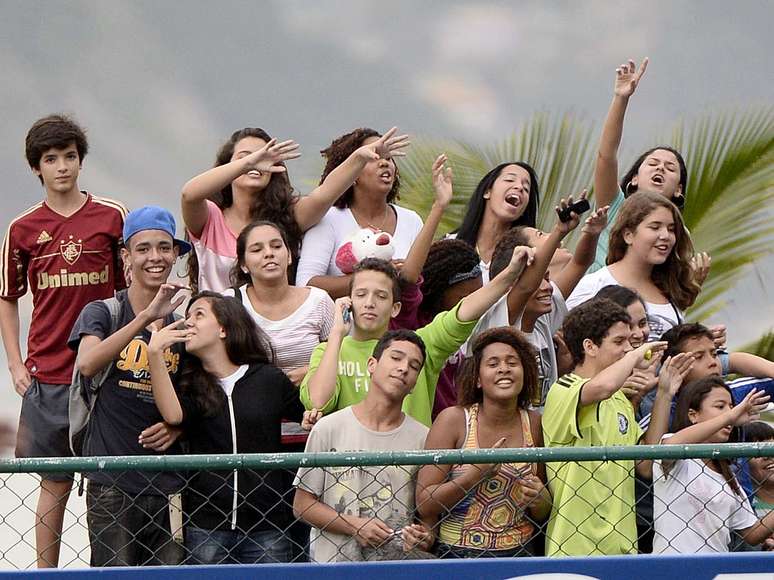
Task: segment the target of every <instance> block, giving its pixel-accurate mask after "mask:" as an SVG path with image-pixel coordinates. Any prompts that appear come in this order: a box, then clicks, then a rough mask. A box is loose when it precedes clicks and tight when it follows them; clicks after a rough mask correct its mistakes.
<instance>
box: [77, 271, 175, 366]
mask: <svg viewBox="0 0 774 580" xmlns="http://www.w3.org/2000/svg"><path fill="white" fill-rule="evenodd" d="M181 289H182V287H181V286H177V285H175V284H162V285H161V287H160V288H159V291H158V293H157V294H156V296H155V298H153V301H152V302H151V303H150V304H149V305H148V307H147V308H145V309H144V310H142V311H141V312H138V313H137V315H136V316H135V317H134V319H132V321H131V322H129V323H128V324H127V325H126V326H124V327H123V328H120V329H118V330H117V331H116V332H114V333H113V334H111V335H110V336H106V337H105V338H104V339H100V338H99V337H98V336H94V335H86V336H84V337H83V338H82V339H81V342H80V344H79V346H78V356H77V357H76V359H75V365H76V366H77V367H78V370H79V371H80V372H81V374H82V375H83V376H85V377H93V376H94V375H96V374H97V373H98V372H99V371H100V370H101V369H103V368H105V367H106V366H107V365H108V364H110V362H111V361H113V360H115V359H116V358H118V355H119V353H120V352H121V350H122V349H123V348H124V347H125V346H126V345H127V344H129V342H130V341H131V340H132V338H134V337H135V336H137V334H139V333H141V332H142V331H143V329H144V328H145V327H146V326H148V325H149V324H150V323H151V322H153V321H154V320H158V319H160V318H164V317H165V316H167V315H169V314H171V313H172V312H174V311H175V309H176V308H177V307H178V306H180V305H181V304H182V303H183V301H184V300H185V299H186V296H185V295H182V296H180V297H178V298H177V299H176V300H173V298H174V296H175V295H176V294H177V293H178V291H179V290H181Z"/></svg>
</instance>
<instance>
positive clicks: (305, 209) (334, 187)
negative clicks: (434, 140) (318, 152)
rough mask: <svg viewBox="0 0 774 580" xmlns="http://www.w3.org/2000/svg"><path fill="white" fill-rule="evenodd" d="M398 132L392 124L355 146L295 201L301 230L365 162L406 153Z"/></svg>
mask: <svg viewBox="0 0 774 580" xmlns="http://www.w3.org/2000/svg"><path fill="white" fill-rule="evenodd" d="M397 132H398V128H397V127H393V128H392V129H390V130H389V131H387V132H386V133H385V134H384V135H382V136H381V137H380V138H379V139H377V140H376V141H374V142H373V143H369V144H368V145H363V146H362V147H359V148H358V149H356V150H355V151H354V152H353V153H352V154H351V155H350V156H349V157H347V159H346V160H344V162H343V163H342V164H341V165H339V166H338V167H337V168H336V169H334V170H333V171H331V172H330V173H329V174H328V176H327V177H326V178H325V180H324V181H323V182H322V183H321V184H320V185H318V186H317V187H316V188H315V189H313V190H312V191H311V193H310V194H309V195H305V196H304V197H301V198H300V199H299V200H298V201H297V202H296V205H295V206H294V209H293V213H294V215H295V218H296V222H298V227H299V228H301V231H302V232H305V231H306V230H308V229H309V228H311V227H312V226H313V225H315V224H316V223H317V222H319V221H320V220H321V219H322V217H323V216H324V215H325V212H327V211H328V210H329V209H330V208H331V206H332V205H333V204H334V203H336V200H337V199H339V197H341V195H342V194H343V193H344V192H345V191H347V189H349V188H350V186H351V185H352V184H353V183H354V182H355V180H356V179H357V177H358V175H360V172H361V171H363V168H364V167H365V166H366V163H368V162H369V161H371V160H374V159H389V158H391V157H402V156H404V155H405V154H406V153H405V152H404V151H403V149H405V148H406V147H408V146H409V140H408V135H396V134H395V133H397Z"/></svg>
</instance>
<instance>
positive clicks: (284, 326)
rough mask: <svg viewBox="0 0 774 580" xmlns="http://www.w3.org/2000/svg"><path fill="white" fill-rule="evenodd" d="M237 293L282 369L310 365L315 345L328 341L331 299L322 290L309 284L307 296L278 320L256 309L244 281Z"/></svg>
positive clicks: (330, 322) (228, 294)
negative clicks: (263, 333) (266, 338)
mask: <svg viewBox="0 0 774 580" xmlns="http://www.w3.org/2000/svg"><path fill="white" fill-rule="evenodd" d="M239 293H240V294H241V300H242V304H244V307H245V308H246V309H247V312H249V313H250V316H252V317H253V320H255V323H256V324H257V325H258V326H259V327H260V329H261V330H263V331H264V332H265V333H266V334H267V335H268V337H269V340H270V341H271V344H272V346H273V347H274V354H275V356H276V357H277V359H276V361H275V364H276V365H277V366H278V367H279V368H281V369H282V370H283V371H284V372H288V371H290V370H292V369H295V368H298V367H305V366H307V365H309V359H310V358H311V356H312V351H313V350H314V349H315V347H316V346H317V345H318V344H320V343H321V342H324V341H326V340H328V334H329V333H330V331H331V327H332V326H333V300H331V297H330V296H328V293H327V292H325V291H324V290H320V289H319V288H314V287H311V286H310V287H309V296H307V297H306V300H304V302H303V303H302V304H301V306H299V307H298V308H297V309H296V310H295V312H293V313H292V314H291V315H290V316H287V317H285V318H283V319H281V320H269V319H268V318H265V317H263V316H261V315H260V314H258V313H257V312H256V311H255V308H253V305H252V303H251V302H250V299H249V298H248V296H247V285H246V284H245V285H244V286H242V287H240V288H239ZM223 294H224V295H225V296H233V295H234V290H233V289H232V288H229V289H227V290H225V291H224V292H223ZM238 298H239V297H238Z"/></svg>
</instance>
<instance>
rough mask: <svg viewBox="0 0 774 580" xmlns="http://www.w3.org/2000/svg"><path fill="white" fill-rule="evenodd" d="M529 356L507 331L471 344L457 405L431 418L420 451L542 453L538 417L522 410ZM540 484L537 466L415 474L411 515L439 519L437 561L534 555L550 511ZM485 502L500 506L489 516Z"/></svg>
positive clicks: (446, 468)
mask: <svg viewBox="0 0 774 580" xmlns="http://www.w3.org/2000/svg"><path fill="white" fill-rule="evenodd" d="M535 356H536V353H535V350H534V349H533V348H532V346H531V345H530V344H529V342H527V339H526V338H524V336H523V335H522V334H521V333H520V332H519V331H517V330H514V329H513V328H510V327H502V328H495V329H492V330H488V331H486V332H484V333H482V334H480V335H479V336H478V337H476V339H475V340H474V342H473V348H472V356H471V357H470V358H469V359H467V360H466V361H465V364H464V366H463V368H462V370H461V373H460V378H459V384H460V393H459V402H458V405H457V406H455V407H449V408H448V409H446V410H444V411H443V412H442V413H441V414H440V415H438V418H437V419H436V420H435V422H434V423H433V426H432V427H431V429H430V433H429V434H428V436H427V442H426V444H425V447H426V448H427V449H478V448H482V449H486V448H499V447H542V446H543V435H542V432H541V419H540V414H539V413H537V412H536V411H531V410H529V405H530V401H532V399H533V398H534V396H535V394H536V391H537V388H538V386H537V381H538V369H537V362H536V359H535ZM492 480H495V481H496V482H497V484H498V490H499V491H498V493H497V494H496V498H495V497H493V496H492V495H491V492H490V490H491V489H492V485H493V483H492ZM545 482H546V476H545V467H544V465H542V464H529V463H503V464H501V465H456V466H452V465H428V466H426V467H423V468H422V469H421V470H420V472H419V476H418V480H417V497H416V503H417V509H418V511H419V513H420V514H421V516H422V517H423V518H426V519H428V520H435V519H440V524H439V527H438V541H439V543H438V555H439V556H440V557H442V558H469V557H506V556H530V555H535V553H536V550H535V547H534V546H533V544H534V542H532V539H533V538H534V535H535V532H536V531H537V530H538V528H539V525H540V524H539V522H541V521H543V520H545V518H546V517H547V516H548V514H549V512H550V510H551V495H550V493H549V491H548V488H547V487H546V485H545ZM493 502H497V503H501V504H504V505H501V508H498V509H497V510H493V509H489V508H491V506H492V504H493ZM502 514H510V517H502Z"/></svg>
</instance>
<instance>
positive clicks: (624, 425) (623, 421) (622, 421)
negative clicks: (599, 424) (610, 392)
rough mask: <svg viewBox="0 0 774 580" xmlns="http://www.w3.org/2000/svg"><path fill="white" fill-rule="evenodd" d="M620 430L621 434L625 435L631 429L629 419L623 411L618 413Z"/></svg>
mask: <svg viewBox="0 0 774 580" xmlns="http://www.w3.org/2000/svg"><path fill="white" fill-rule="evenodd" d="M618 431H619V432H620V433H621V435H625V434H626V433H627V432H628V431H629V419H627V418H626V416H625V415H622V414H621V413H618Z"/></svg>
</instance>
